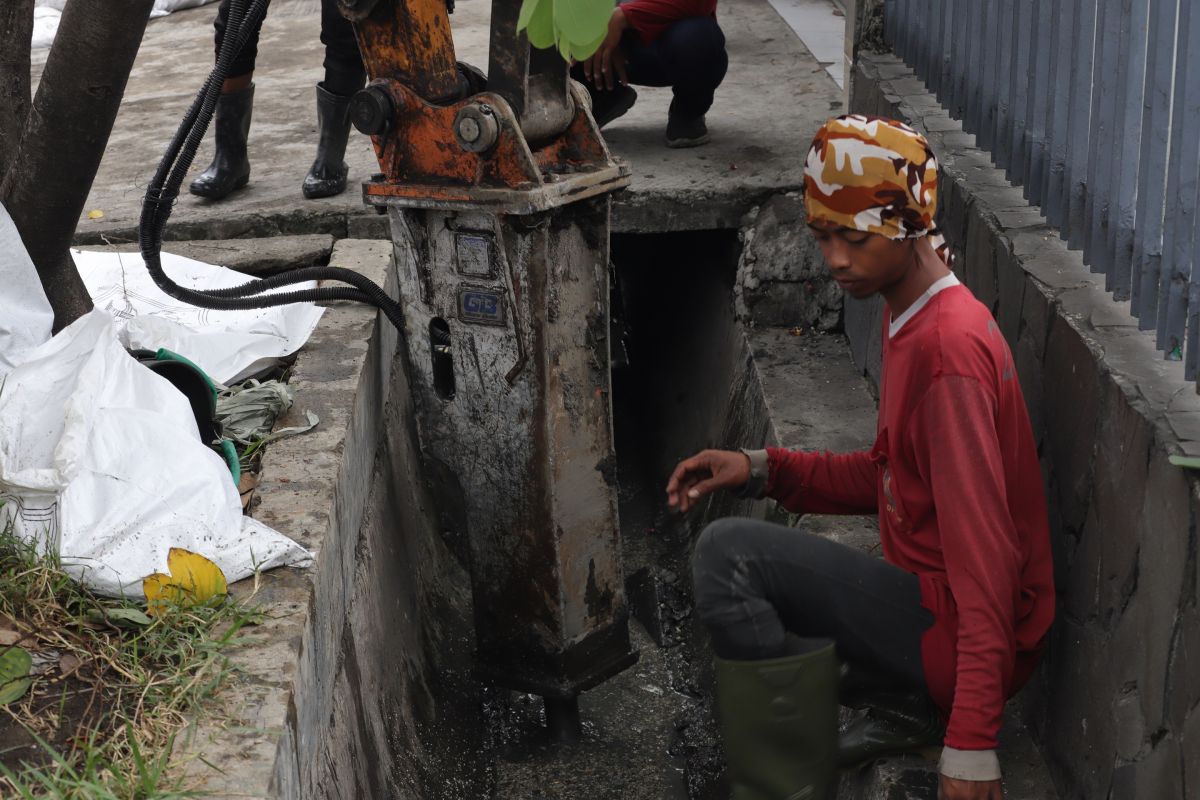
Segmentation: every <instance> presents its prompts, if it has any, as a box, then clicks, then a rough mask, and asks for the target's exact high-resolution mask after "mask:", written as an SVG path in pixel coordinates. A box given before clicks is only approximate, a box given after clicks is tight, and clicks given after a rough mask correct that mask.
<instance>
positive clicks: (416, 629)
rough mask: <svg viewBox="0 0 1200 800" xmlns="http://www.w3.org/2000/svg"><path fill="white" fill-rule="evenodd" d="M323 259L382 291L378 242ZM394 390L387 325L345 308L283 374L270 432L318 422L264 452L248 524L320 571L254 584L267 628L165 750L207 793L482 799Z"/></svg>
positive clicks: (465, 651) (449, 562)
mask: <svg viewBox="0 0 1200 800" xmlns="http://www.w3.org/2000/svg"><path fill="white" fill-rule="evenodd" d="M330 261H331V264H334V265H336V266H342V267H347V268H350V269H356V270H359V271H361V272H363V273H364V274H367V275H368V277H371V278H372V279H373V280H375V281H376V282H378V283H383V282H384V279H385V277H387V278H388V279H389V282H390V283H392V284H394V276H391V275H389V274H388V273H389V270H388V267H389V265H390V262H391V243H390V242H373V241H354V240H343V241H341V242H338V244H337V245H336V247H335V249H334V252H333V255H332V257H331V259H330ZM406 380H407V372H406V369H405V367H404V363H403V360H402V359H399V358H397V356H396V333H395V330H394V328H392V326H391V325H388V324H387V323H386V322H385V323H383V324H379V325H377V324H376V312H375V310H374V309H372V308H369V307H366V306H361V305H357V304H352V303H335V304H333V305H332V307H331V308H330V309H329V310H328V311H327V312H326V315H325V317H324V318H323V319H322V321H321V324H320V326H319V327H318V329H317V331H316V332H315V333H314V334H313V337H312V338H311V339H310V340H309V342H308V344H307V345H306V347H305V349H304V352H303V353H302V354H301V356H300V358H299V359H298V361H297V363H296V365H295V367H294V370H293V375H292V379H291V385H292V387H293V389H295V390H296V396H297V398H298V399H297V404H296V406H295V407H294V408H293V409H292V411H291V412H290V415H289V416H287V417H284V418H282V419H281V420H280V421H279V425H280V426H284V425H289V424H296V423H297V422H298V421H299V420H301V419H303V414H304V412H305V411H306V410H310V409H311V410H312V411H315V412H316V413H317V415H318V416H319V417H320V419H321V422H320V424H319V425H318V427H317V428H316V429H315V430H313V431H311V432H309V433H307V434H304V435H302V436H298V437H295V438H291V439H285V440H283V441H281V442H279V443H277V444H275V445H273V446H271V447H270V448H269V449H268V451H267V455H266V457H265V459H264V463H263V469H262V475H261V482H260V484H259V489H258V498H259V502H258V504H257V505H256V506H255V507H254V509H253V513H254V516H255V517H256V518H258V519H261V520H262V521H264V522H266V523H267V524H269V525H272V526H274V527H276V528H278V529H279V530H281V531H286V532H287V533H288V534H289V535H291V536H293V537H294V538H296V539H297V540H298V541H300V542H301V543H303V544H304V545H305V546H307V547H309V548H311V549H312V550H313V551H314V552H315V553H316V562H315V564H314V565H313V566H311V567H309V568H307V569H303V570H292V569H282V570H275V571H272V572H269V573H266V574H264V575H263V576H262V577H261V581H260V585H259V586H258V591H257V594H256V596H255V598H254V600H253V602H254V603H255V604H256V605H258V606H260V607H261V608H262V610H263V612H264V619H263V623H262V624H261V625H259V626H257V627H255V628H253V629H250V630H249V631H248V632H247V635H246V637H245V643H244V644H243V645H241V646H240V647H237V648H235V649H234V650H233V651H232V652H231V659H232V662H233V666H234V667H235V672H234V673H233V675H232V677H231V679H230V681H229V682H228V683H227V684H226V685H225V686H224V687H223V688H222V690H221V691H220V693H219V694H218V696H217V697H216V698H215V700H214V702H213V703H212V705H211V714H209V715H206V717H205V718H204V719H202V720H200V721H199V722H198V723H197V725H196V726H195V728H194V729H193V730H191V731H190V732H189V736H188V737H187V738H186V740H180V741H179V743H178V744H177V747H178V748H179V749H180V750H182V751H183V753H182V755H183V756H184V758H187V757H188V756H198V757H199V758H193V759H191V760H190V761H188V762H187V767H186V771H187V772H188V773H189V777H191V778H194V779H195V780H196V781H197V782H198V783H199V784H200V786H201V787H202V788H204V789H205V790H206V791H208V792H211V793H212V795H213V796H216V797H239V798H245V797H284V798H301V797H329V798H346V799H347V800H352V799H354V798H368V797H397V798H401V797H405V798H407V797H414V798H415V797H420V798H462V797H472V796H485V795H486V790H484V789H483V788H481V782H482V781H484V780H485V777H486V776H484V775H483V774H482V768H483V765H482V764H481V763H479V759H478V758H477V757H476V756H477V754H478V752H479V750H480V749H481V744H480V737H481V735H482V733H481V727H480V725H479V719H478V702H477V698H476V696H475V695H476V693H477V690H476V689H475V688H474V684H473V682H471V681H470V680H469V677H468V675H467V674H466V670H468V669H469V668H470V644H471V635H470V631H471V628H470V622H469V619H468V616H467V615H468V613H469V612H468V609H469V596H468V592H469V590H468V588H467V587H468V586H469V582H468V581H467V579H466V576H465V573H464V571H463V570H462V567H461V566H460V565H459V564H458V563H457V562H456V561H455V559H454V557H453V556H452V555H451V554H450V552H449V550H448V549H447V548H446V546H445V545H444V544H443V543H442V541H441V539H440V537H439V535H438V526H437V524H436V519H435V516H434V513H433V511H432V507H431V504H430V502H429V500H428V498H427V494H426V491H425V488H424V486H423V485H422V482H421V479H420V468H419V459H418V456H417V453H416V450H415V446H414V442H415V432H414V430H413V428H412V425H413V423H412V419H413V414H412V410H411V408H410V407H409V392H408V391H407V386H406ZM248 583H249V582H242V584H239V585H238V586H237V587H235V592H237V593H239V594H246V593H247V592H248V591H250V590H251V589H252V588H253V587H251V586H249V585H246V584H248Z"/></svg>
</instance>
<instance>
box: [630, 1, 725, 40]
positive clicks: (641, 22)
mask: <svg viewBox="0 0 1200 800" xmlns="http://www.w3.org/2000/svg"><path fill="white" fill-rule="evenodd" d="M621 10H622V11H623V12H625V19H626V20H628V21H629V27H630V28H633V29H634V30H635V31H637V32H638V34H639V35H640V36H641V37H642V42H643V44H650V43H651V42H653V41H654V40H655V39H657V38H658V37H659V36H660V35H662V33H663V31H665V30H666V29H667V28H669V27H671V26H672V25H674V24H675V23H676V22H678V21H679V20H681V19H689V18H690V17H712V16H716V13H717V0H630V1H629V2H628V3H621Z"/></svg>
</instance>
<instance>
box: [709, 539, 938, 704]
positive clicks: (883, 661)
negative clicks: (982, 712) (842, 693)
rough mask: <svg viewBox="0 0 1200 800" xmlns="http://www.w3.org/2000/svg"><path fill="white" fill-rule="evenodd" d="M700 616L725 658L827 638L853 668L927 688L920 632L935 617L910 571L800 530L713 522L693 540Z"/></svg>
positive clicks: (757, 655) (773, 653) (759, 655)
mask: <svg viewBox="0 0 1200 800" xmlns="http://www.w3.org/2000/svg"><path fill="white" fill-rule="evenodd" d="M692 575H693V587H694V590H695V594H696V612H697V615H698V616H699V618H700V620H701V621H702V622H703V623H704V624H705V626H706V627H707V628H708V631H709V634H710V635H711V637H712V645H713V650H714V652H715V653H716V654H717V656H719V657H721V658H727V659H734V660H746V661H749V660H758V659H764V658H776V657H779V656H783V655H787V654H788V653H789V652H790V649H789V648H790V647H791V646H792V645H789V641H790V640H789V637H788V634H791V635H792V636H794V637H799V638H801V639H818V640H826V641H828V640H832V641H833V642H834V643H835V644H836V645H837V652H838V656H839V657H840V658H841V659H842V660H843V661H845V662H849V663H850V664H852V665H854V666H855V667H860V668H862V669H864V670H868V671H870V672H872V673H875V674H881V675H886V676H888V677H889V678H891V679H894V680H895V681H896V688H905V689H914V690H922V691H927V688H926V685H925V672H924V669H923V667H922V665H921V634H922V633H924V631H925V630H926V629H927V628H929V626H930V625H932V624H933V614H932V613H930V612H929V611H928V610H927V609H925V608H924V607H923V606H922V605H921V589H920V584H919V582H918V580H917V577H916V575H913V574H912V573H910V572H906V571H904V570H902V569H900V568H899V567H896V566H893V565H892V564H889V563H887V562H886V561H884V560H883V559H882V558H877V557H875V556H872V555H868V554H867V553H863V552H861V551H859V550H855V549H854V548H851V547H847V546H845V545H841V544H838V543H836V542H833V541H830V540H828V539H825V538H822V537H820V536H815V535H813V534H811V533H806V532H804V531H803V530H799V529H796V528H788V527H786V526H783V525H775V524H772V523H769V522H762V521H759V520H753V519H745V518H728V519H721V520H717V521H716V522H714V523H712V524H711V525H709V526H708V527H707V528H705V529H704V532H703V533H701V534H700V538H699V539H698V540H697V542H696V550H695V555H694V559H693V562H692Z"/></svg>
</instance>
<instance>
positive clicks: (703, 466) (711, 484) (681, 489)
mask: <svg viewBox="0 0 1200 800" xmlns="http://www.w3.org/2000/svg"><path fill="white" fill-rule="evenodd" d="M748 480H750V457H749V456H747V455H746V454H745V453H735V452H731V451H729V450H703V451H701V452H699V453H697V454H696V455H694V456H692V457H691V458H688V459H684V460H683V461H680V462H679V466H677V467H675V471H674V472H673V473H671V479H670V480H669V481H667V504H668V505H669V506H671V507H672V508H678V509H679V510H680V511H687V510H688V509H690V508H691V507H692V506H694V505H695V504H696V503H697V502H698V501H699V500H700V498H702V497H704V495H706V494H711V493H712V492H714V491H716V490H717V489H740V488H742V487H743V486H745V485H746V482H747V481H748Z"/></svg>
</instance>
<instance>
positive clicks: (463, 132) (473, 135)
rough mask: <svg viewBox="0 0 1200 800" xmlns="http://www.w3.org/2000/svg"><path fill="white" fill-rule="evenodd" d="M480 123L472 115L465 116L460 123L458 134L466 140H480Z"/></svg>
mask: <svg viewBox="0 0 1200 800" xmlns="http://www.w3.org/2000/svg"><path fill="white" fill-rule="evenodd" d="M480 133H481V131H480V130H479V123H478V122H476V121H475V120H474V119H472V118H471V117H463V119H461V120H460V121H459V123H458V135H459V137H460V138H461V139H462V140H463V141H464V142H477V141H479V134H480Z"/></svg>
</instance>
